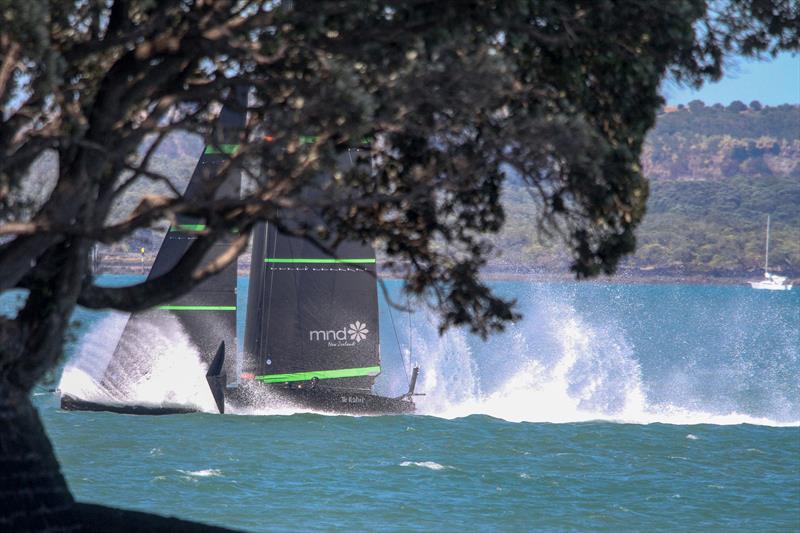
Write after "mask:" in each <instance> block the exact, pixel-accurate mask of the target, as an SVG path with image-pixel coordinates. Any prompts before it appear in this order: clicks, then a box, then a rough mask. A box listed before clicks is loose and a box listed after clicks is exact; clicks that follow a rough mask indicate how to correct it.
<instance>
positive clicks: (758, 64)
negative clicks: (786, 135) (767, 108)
mask: <svg viewBox="0 0 800 533" xmlns="http://www.w3.org/2000/svg"><path fill="white" fill-rule="evenodd" d="M662 94H663V96H664V98H665V99H666V100H667V103H669V104H672V105H676V104H685V103H688V102H689V101H691V100H694V99H699V100H702V101H704V102H705V103H707V104H715V103H718V102H719V103H721V104H726V105H727V104H729V103H731V102H732V101H734V100H741V101H742V102H744V103H746V104H749V103H750V102H752V101H753V100H758V101H759V102H761V103H762V104H768V105H778V104H800V55H797V54H795V55H792V54H789V53H783V54H779V55H778V57H776V58H775V59H770V60H767V61H753V60H744V59H739V60H737V61H736V62H735V63H733V64H731V65H730V66H729V67H728V68H727V69H726V70H725V75H724V76H723V78H722V79H721V80H720V81H718V82H716V83H706V84H705V85H704V86H703V87H702V88H701V89H700V90H699V91H695V90H692V89H689V88H686V87H679V86H677V85H675V84H674V83H665V84H664V87H663V88H662Z"/></svg>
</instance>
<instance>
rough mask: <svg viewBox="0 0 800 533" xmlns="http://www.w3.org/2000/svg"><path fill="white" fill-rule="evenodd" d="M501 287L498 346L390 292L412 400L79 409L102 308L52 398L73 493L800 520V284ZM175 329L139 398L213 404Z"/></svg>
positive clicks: (308, 506)
mask: <svg viewBox="0 0 800 533" xmlns="http://www.w3.org/2000/svg"><path fill="white" fill-rule="evenodd" d="M107 281H108V282H109V283H122V282H126V281H130V279H129V278H108V279H107ZM494 287H495V289H496V290H497V291H498V292H499V293H501V294H503V295H506V296H513V297H515V298H516V299H517V300H518V302H519V309H520V311H521V312H522V313H523V314H524V319H522V320H521V321H519V322H518V323H516V324H513V325H511V326H510V327H509V328H508V329H507V331H506V332H505V333H503V334H500V335H497V336H495V337H492V338H491V339H489V340H488V341H486V342H483V341H481V340H480V339H478V338H475V337H473V336H471V335H469V334H467V333H464V332H462V331H451V332H448V333H447V334H446V335H444V336H443V337H439V336H438V335H437V334H436V317H435V315H433V314H432V313H430V312H427V311H423V310H420V311H418V312H416V313H412V314H410V313H406V312H404V311H400V310H397V309H394V310H391V311H390V308H389V307H388V306H387V305H386V304H385V301H384V300H383V296H381V298H382V300H381V302H382V303H381V320H382V321H381V324H380V332H381V349H382V360H383V374H382V375H381V376H380V378H379V380H378V383H377V385H376V391H377V392H379V393H382V394H390V395H394V394H401V393H403V392H405V389H406V387H407V377H406V375H407V372H408V371H409V369H410V366H411V364H412V363H413V362H418V363H419V364H420V365H421V366H422V374H421V376H420V382H419V385H418V391H420V392H424V393H426V396H423V397H419V398H418V401H417V405H418V410H419V414H416V415H413V416H395V417H388V416H384V417H351V416H328V415H324V414H319V413H308V412H295V411H293V410H292V409H290V408H285V407H283V408H275V409H271V410H270V409H265V410H263V411H252V412H249V413H239V414H231V415H225V416H219V415H215V414H210V413H209V414H205V413H200V414H189V415H173V416H163V417H135V416H126V415H115V414H107V413H85V412H63V411H60V410H59V409H58V408H57V405H58V395H57V394H56V393H53V392H49V390H50V389H52V388H55V387H60V388H61V389H63V390H66V391H73V392H80V391H84V392H85V391H86V390H87V389H88V388H91V386H92V383H91V380H92V372H93V370H92V368H93V364H94V363H93V361H96V360H97V359H98V358H99V357H100V355H101V354H102V353H107V352H108V350H112V349H113V347H114V345H115V343H116V336H118V335H119V330H120V329H121V328H120V324H124V315H118V314H115V313H97V312H91V313H90V312H86V311H78V312H76V314H75V319H76V321H77V322H78V324H77V325H76V326H75V328H74V334H73V336H72V341H71V342H70V344H69V349H68V359H69V361H68V363H67V365H66V366H67V370H66V371H65V372H64V375H63V376H61V375H59V374H54V376H53V378H52V380H51V382H49V383H44V384H42V386H41V387H40V388H39V389H37V392H36V396H35V401H36V403H37V405H38V406H39V408H40V412H41V414H42V417H43V420H44V423H45V426H46V428H47V431H48V433H49V435H50V437H51V439H52V441H53V443H54V446H55V449H56V453H57V455H58V457H59V459H60V461H61V463H62V466H63V470H64V473H65V475H66V477H67V480H68V482H69V485H70V488H71V489H72V491H73V493H74V494H75V496H76V497H77V498H79V499H81V500H83V501H88V502H97V503H103V504H108V505H115V506H120V507H125V508H130V509H138V510H144V511H151V512H157V513H161V514H167V515H173V516H178V517H181V518H186V519H192V520H199V521H203V522H207V523H211V524H218V525H224V526H227V527H231V528H240V529H243V530H250V531H294V530H298V529H303V530H317V531H409V530H412V531H534V530H535V531H544V530H555V531H560V530H606V531H620V530H634V531H654V530H717V531H734V530H736V531H739V530H744V531H800V386H799V383H798V382H799V381H800V290H793V291H791V292H770V291H756V290H752V289H750V288H749V287H745V286H741V287H738V286H711V285H706V286H696V285H692V286H690V285H626V284H603V283H581V284H578V283H527V282H496V283H495V284H494ZM399 288H400V284H399V282H391V281H390V282H388V289H389V293H390V294H392V295H393V297H394V298H396V299H397V300H399V301H400V302H401V303H403V302H404V300H403V299H402V297H401V296H400V295H399ZM238 292H239V295H240V299H241V300H244V298H245V297H246V293H247V291H246V280H240V286H239V291H238ZM13 305H14V303H13V301H12V299H10V298H5V300H3V301H2V302H0V308H4V309H5V312H6V313H13ZM239 307H240V308H241V309H244V307H245V306H244V302H243V301H242V302H240V305H239ZM174 339H180V332H175V336H174V337H173V340H174ZM173 344H175V345H180V344H181V343H180V342H177V341H175V342H174V343H173ZM172 346H173V345H172V344H170V347H169V348H168V351H169V350H174V351H175V353H174V354H172V355H173V356H171V357H168V358H166V359H169V361H168V363H165V364H164V365H162V367H160V370H159V371H158V372H155V373H156V374H159V375H154V376H152V380H151V381H150V382H149V383H146V384H143V385H142V388H141V394H142V397H145V398H150V397H152V398H153V399H154V400H156V401H157V400H160V399H162V396H163V395H164V394H165V392H164V390H165V389H168V391H167V394H168V397H169V398H172V399H179V400H181V399H184V400H185V401H187V402H191V403H194V404H196V405H200V406H203V407H204V408H206V409H207V410H208V411H210V412H211V411H213V401H212V400H211V398H210V395H209V394H208V393H207V392H206V391H205V389H204V388H203V387H201V386H198V383H199V384H201V385H202V384H203V380H202V376H203V373H204V370H203V368H202V366H201V365H200V364H199V363H197V361H196V356H193V355H192V354H191V350H190V349H187V348H186V347H185V346H184V347H172ZM187 350H188V351H187ZM178 352H179V353H178ZM193 376H194V377H193ZM198 376H199V377H198ZM198 391H199V392H198Z"/></svg>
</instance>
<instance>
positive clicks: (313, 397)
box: [61, 387, 415, 415]
mask: <svg viewBox="0 0 800 533" xmlns="http://www.w3.org/2000/svg"><path fill="white" fill-rule="evenodd" d="M270 389H271V390H270V391H269V392H270V395H271V396H273V397H274V398H275V399H276V400H277V403H278V404H279V405H282V406H285V405H287V404H289V405H293V406H296V407H298V408H301V409H311V410H314V411H322V412H326V413H333V414H345V415H400V414H410V413H413V412H414V409H415V407H414V402H413V401H411V400H409V399H407V398H389V397H386V396H378V395H376V394H371V393H369V392H362V391H350V390H340V389H325V388H322V387H319V388H313V389H311V388H305V389H302V388H279V387H270ZM250 398H252V394H244V393H242V391H241V389H238V390H237V389H232V390H229V391H228V392H227V393H226V404H228V405H229V407H231V408H233V409H234V410H238V409H243V410H246V409H248V408H250V409H252V408H256V409H257V408H263V407H264V406H265V403H264V402H263V401H258V402H253V401H251V400H250ZM267 405H268V404H267ZM61 408H62V409H64V410H67V411H107V412H111V413H120V414H126V415H175V414H186V413H196V412H199V409H197V408H194V407H188V406H180V405H137V404H118V403H102V402H92V401H87V400H82V399H80V398H76V397H74V396H70V395H68V394H64V395H62V396H61Z"/></svg>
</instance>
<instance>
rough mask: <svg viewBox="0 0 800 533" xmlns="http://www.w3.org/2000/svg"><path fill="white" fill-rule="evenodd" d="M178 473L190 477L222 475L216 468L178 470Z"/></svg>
mask: <svg viewBox="0 0 800 533" xmlns="http://www.w3.org/2000/svg"><path fill="white" fill-rule="evenodd" d="M178 472H180V473H181V474H184V475H187V476H192V477H219V476H221V475H222V471H221V470H218V469H216V468H208V469H205V470H180V469H178Z"/></svg>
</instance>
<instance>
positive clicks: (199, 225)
mask: <svg viewBox="0 0 800 533" xmlns="http://www.w3.org/2000/svg"><path fill="white" fill-rule="evenodd" d="M245 104H246V92H245V91H239V92H237V94H236V95H235V96H234V104H233V106H232V105H225V106H224V107H223V109H222V111H221V113H220V116H219V118H218V121H217V126H218V127H217V128H216V136H215V141H214V142H213V143H209V144H207V145H206V147H205V149H204V151H203V154H202V156H201V157H200V160H199V161H198V163H197V166H196V167H195V170H194V173H193V174H192V177H191V179H190V181H189V184H188V185H187V188H186V192H185V193H184V197H185V198H186V199H187V200H191V199H193V198H197V197H198V196H199V195H201V194H203V191H204V188H205V186H206V182H207V180H208V179H209V178H212V177H214V176H216V175H217V173H218V172H219V171H220V169H221V168H222V166H223V165H224V164H225V163H226V162H227V161H228V159H229V157H230V155H232V154H234V153H235V151H236V150H237V149H238V142H239V138H240V136H241V134H242V132H243V130H244V126H245V113H244V108H245ZM240 187H241V173H240V171H239V170H238V169H232V170H231V171H229V174H228V175H227V177H226V180H225V182H224V183H223V184H222V185H221V186H220V187H219V188H218V189H217V191H216V194H215V197H216V198H238V197H239V194H240ZM204 230H205V225H204V224H203V221H202V220H199V219H195V218H191V217H187V216H179V217H178V218H177V221H176V223H175V224H174V225H173V226H170V228H169V230H168V232H167V234H166V236H165V238H164V241H163V242H162V244H161V248H160V249H159V251H158V254H157V256H156V259H155V262H154V263H153V266H152V268H151V270H150V273H149V275H148V276H147V279H153V278H157V277H159V276H161V275H163V274H164V273H166V272H168V271H169V270H170V269H171V268H172V267H173V266H175V264H176V263H177V262H178V261H179V260H180V259H181V258H182V257H183V255H184V254H185V253H186V251H187V250H188V248H189V246H190V245H191V244H192V242H193V241H194V240H195V239H196V238H197V235H198V234H199V233H200V232H202V231H204ZM235 237H236V236H235V235H233V234H231V235H226V236H224V237H222V238H220V239H219V240H218V241H217V242H216V243H215V244H214V246H213V247H212V248H211V249H210V250H209V251H208V252H207V253H206V255H205V256H204V258H203V260H202V263H207V262H209V261H211V260H213V259H214V258H216V257H218V256H219V255H220V254H221V253H223V252H224V251H225V250H226V249H227V247H228V246H229V245H230V243H231V241H232V240H233V239H234V238H235ZM176 322H177V324H180V327H181V328H182V329H183V331H184V332H185V333H186V336H187V337H188V339H189V341H190V342H191V344H192V345H193V347H194V348H196V350H197V352H198V354H199V357H200V360H201V361H202V362H204V363H206V364H209V363H210V362H211V360H212V358H213V357H214V355H215V353H216V352H217V349H218V348H219V346H220V343H221V342H223V341H224V343H225V346H227V347H228V349H231V348H234V349H235V346H236V262H235V261H234V262H233V263H231V264H229V265H228V266H227V267H226V268H224V269H223V270H222V271H221V272H219V273H217V274H216V275H214V276H212V277H210V278H208V279H207V280H205V281H203V282H202V283H200V284H199V285H198V286H196V287H195V288H193V289H192V290H191V291H190V292H188V293H187V294H185V295H183V296H181V297H180V298H178V299H176V300H174V301H171V302H168V303H166V304H164V305H161V306H158V307H156V308H154V309H149V310H147V311H143V312H139V313H133V314H131V315H130V318H129V319H128V321H127V323H126V325H125V329H124V330H123V332H122V336H121V338H120V340H119V343H118V344H117V347H116V349H115V350H114V353H113V355H112V357H111V359H110V361H109V364H108V366H107V367H106V371H105V374H104V375H103V378H102V380H101V381H100V386H101V388H102V389H103V390H104V391H105V392H106V393H107V394H108V395H109V396H110V397H111V398H112V399H113V400H114V401H117V402H122V403H124V402H125V401H126V400H128V399H129V398H128V393H129V389H130V387H132V386H135V384H136V383H137V382H139V381H140V380H141V379H143V378H145V377H146V376H147V374H148V373H149V372H150V371H151V368H150V367H149V365H148V364H147V363H146V361H147V358H146V357H143V355H145V354H143V351H146V350H148V349H152V348H153V346H152V343H153V342H154V339H153V338H152V337H154V336H157V337H161V338H162V339H164V340H166V342H168V341H169V339H170V336H174V335H175V332H174V329H175V327H174V325H175V324H176ZM233 364H235V358H234V357H228V361H227V365H226V366H229V367H230V366H232V365H233ZM230 370H232V369H230V368H229V371H228V375H233V374H234V373H235V372H231V371H230ZM175 379H181V376H175Z"/></svg>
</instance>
